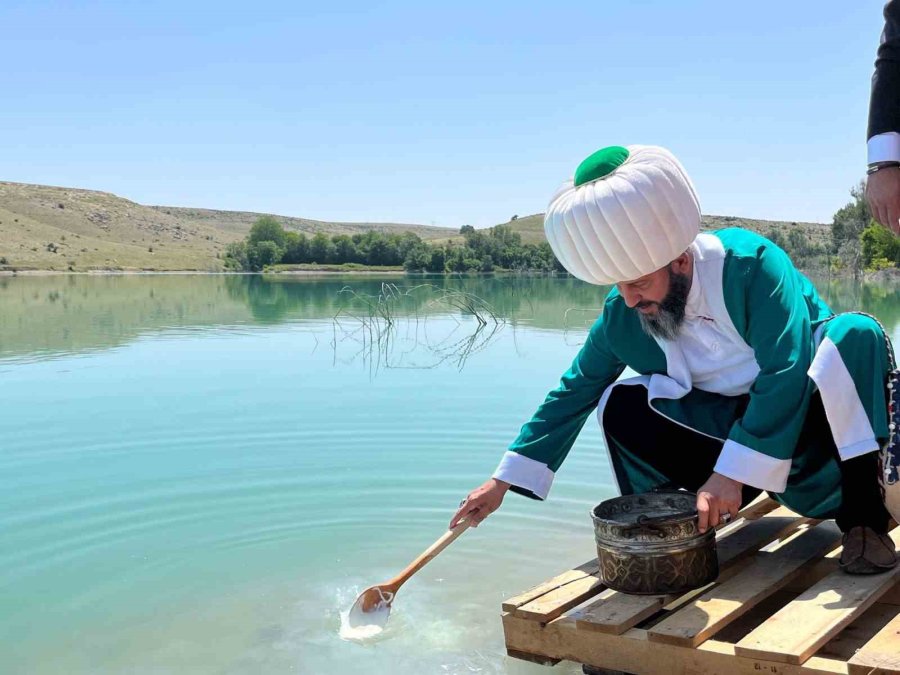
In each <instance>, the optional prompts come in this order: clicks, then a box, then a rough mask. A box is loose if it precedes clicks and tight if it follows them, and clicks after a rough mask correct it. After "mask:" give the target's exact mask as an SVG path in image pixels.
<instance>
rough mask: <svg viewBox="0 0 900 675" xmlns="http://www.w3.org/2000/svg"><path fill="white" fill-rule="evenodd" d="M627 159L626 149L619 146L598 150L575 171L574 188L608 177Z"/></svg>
mask: <svg viewBox="0 0 900 675" xmlns="http://www.w3.org/2000/svg"><path fill="white" fill-rule="evenodd" d="M626 159H628V149H627V148H623V147H622V146H621V145H610V146H609V147H608V148H603V149H602V150H598V151H597V152H595V153H594V154H593V155H591V156H590V157H588V158H587V159H586V160H584V161H583V162H582V163H581V164H579V165H578V168H577V169H576V170H575V187H578V186H579V185H584V184H585V183H590V182H591V181H592V180H597V179H598V178H603V177H604V176H608V175H609V174H611V173H612V172H613V171H615V170H616V169H618V168H619V167H620V166H622V164H624V163H625V160H626Z"/></svg>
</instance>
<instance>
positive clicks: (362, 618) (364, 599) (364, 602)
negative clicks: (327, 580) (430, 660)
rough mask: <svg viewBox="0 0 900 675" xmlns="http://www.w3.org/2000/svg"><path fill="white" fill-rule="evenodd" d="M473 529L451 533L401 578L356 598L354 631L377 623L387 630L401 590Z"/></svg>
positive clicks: (462, 527) (459, 527)
mask: <svg viewBox="0 0 900 675" xmlns="http://www.w3.org/2000/svg"><path fill="white" fill-rule="evenodd" d="M468 528H469V523H468V522H467V521H462V522H461V523H459V524H458V525H457V526H456V527H454V528H453V529H452V530H447V531H446V532H445V533H444V534H443V536H442V537H441V538H440V539H438V540H437V541H436V542H434V543H433V544H432V545H431V546H429V547H428V548H427V549H425V551H424V552H423V553H422V554H421V555H420V556H419V557H418V558H416V559H415V560H413V561H412V562H411V563H410V564H409V565H408V566H407V567H406V569H404V570H403V571H402V572H400V574H398V575H397V576H395V577H394V578H393V579H391V580H390V581H386V582H385V583H383V584H378V585H377V586H370V587H369V588H367V589H366V590H364V591H363V592H362V593H360V594H359V597H358V598H356V602H354V603H353V607H351V608H350V614H349V615H348V623H349V624H350V627H351V628H357V627H359V626H364V625H372V624H373V623H375V622H377V624H378V625H381V626H383V625H384V624H385V623H387V619H388V615H389V614H390V610H391V605H392V604H393V602H394V598H395V597H396V595H397V591H399V590H400V587H401V586H402V585H403V584H405V583H406V582H407V581H409V578H410V577H411V576H412V575H413V574H415V573H416V572H418V571H419V570H420V569H422V568H423V567H425V565H426V564H427V563H428V562H430V561H431V560H432V559H433V558H435V557H436V556H437V554H438V553H440V552H441V551H443V550H444V549H445V548H447V547H448V546H449V545H450V544H452V543H453V541H454V540H455V539H456V538H457V537H458V536H459V535H461V534H462V533H463V532H465V531H466V530H467V529H468Z"/></svg>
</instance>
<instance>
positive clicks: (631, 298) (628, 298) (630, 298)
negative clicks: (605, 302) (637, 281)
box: [619, 288, 641, 309]
mask: <svg viewBox="0 0 900 675" xmlns="http://www.w3.org/2000/svg"><path fill="white" fill-rule="evenodd" d="M619 292H620V293H621V294H622V298H623V299H624V300H625V304H626V305H628V307H629V308H631V309H634V307H635V306H636V305H637V304H638V303H639V302H640V301H641V294H640V293H637V292H635V291H632V290H629V289H628V288H620V289H619Z"/></svg>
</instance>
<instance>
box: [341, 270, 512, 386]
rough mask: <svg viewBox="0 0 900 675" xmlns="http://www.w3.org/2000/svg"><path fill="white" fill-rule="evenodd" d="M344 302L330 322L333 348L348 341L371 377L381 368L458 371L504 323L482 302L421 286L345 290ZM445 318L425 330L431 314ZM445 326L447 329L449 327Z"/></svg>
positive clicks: (452, 291) (459, 292) (456, 291)
mask: <svg viewBox="0 0 900 675" xmlns="http://www.w3.org/2000/svg"><path fill="white" fill-rule="evenodd" d="M339 295H340V297H341V300H342V301H343V304H342V305H341V308H340V309H339V310H338V312H337V314H335V316H334V319H333V320H332V321H333V326H334V339H333V341H332V348H333V349H334V352H335V358H337V354H338V350H339V347H342V346H344V345H345V344H346V343H349V344H350V346H351V349H356V352H355V354H354V356H353V359H356V358H359V357H361V358H362V361H363V363H364V364H366V365H367V366H368V367H369V372H370V373H371V374H373V375H374V374H375V373H377V372H378V371H379V370H380V369H381V368H436V367H438V366H440V365H441V364H443V363H446V362H448V361H449V362H451V363H453V364H454V365H455V366H456V367H457V368H458V369H460V370H462V368H463V366H464V365H465V363H466V361H468V360H469V357H471V356H473V355H474V354H477V353H479V352H481V351H483V350H484V349H485V348H487V346H488V345H489V344H490V343H491V342H492V341H493V340H494V338H495V337H497V336H498V335H499V333H500V330H501V329H502V328H503V326H504V325H505V323H506V320H505V319H503V318H502V317H499V316H497V314H496V313H495V312H494V310H493V308H492V307H491V305H490V304H489V303H487V302H486V301H485V300H484V299H483V298H481V297H479V296H477V295H475V294H473V293H469V292H467V291H462V290H459V289H451V288H446V287H443V288H442V287H440V286H438V285H437V284H432V283H423V284H417V285H415V286H412V287H409V288H405V287H404V288H401V287H400V286H398V285H397V284H395V283H391V282H383V283H382V284H381V290H380V292H379V293H378V294H377V295H373V294H368V293H362V292H360V291H359V290H357V289H355V288H353V287H351V286H344V288H342V289H341V290H340V291H339ZM435 315H437V316H438V317H444V316H445V315H449V316H450V317H451V318H452V320H453V321H452V323H450V322H448V321H446V320H440V319H439V321H438V323H439V324H440V325H439V327H438V328H437V330H436V331H435V330H429V326H430V325H431V324H433V323H434V321H433V320H432V319H433V318H434V316H435ZM448 323H449V325H448Z"/></svg>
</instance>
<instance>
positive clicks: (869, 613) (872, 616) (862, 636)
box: [716, 602, 900, 661]
mask: <svg viewBox="0 0 900 675" xmlns="http://www.w3.org/2000/svg"><path fill="white" fill-rule="evenodd" d="M784 604H785V605H786V604H787V603H784ZM782 606H783V605H782ZM773 613H774V612H770V614H773ZM895 616H897V608H896V607H894V606H893V605H886V604H884V603H883V602H876V603H875V604H874V605H872V606H871V607H869V609H867V610H866V611H865V612H863V613H862V614H861V615H860V616H858V617H857V618H856V619H855V620H854V621H853V623H851V624H850V625H849V626H847V627H846V628H845V629H844V630H842V631H841V632H840V633H838V634H837V635H835V636H834V637H833V638H831V639H830V640H829V641H828V642H827V643H826V644H825V645H824V646H823V647H821V648H820V649H819V650H818V651H816V656H825V657H827V658H829V659H840V660H842V661H849V660H850V659H851V658H853V655H854V654H856V652H858V651H859V650H860V649H862V648H863V646H865V644H866V643H867V642H868V641H869V640H871V639H872V638H873V637H875V635H876V634H877V633H878V631H880V630H881V629H882V628H884V627H885V626H886V625H887V624H888V623H889V622H890V621H891V620H892V619H893V618H894V617H895ZM760 623H762V622H760ZM748 632H749V631H748ZM716 637H718V636H716ZM735 642H738V640H735ZM897 649H900V645H898V646H897Z"/></svg>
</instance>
